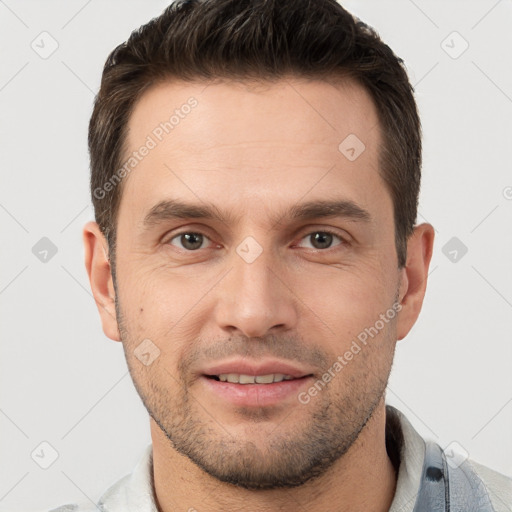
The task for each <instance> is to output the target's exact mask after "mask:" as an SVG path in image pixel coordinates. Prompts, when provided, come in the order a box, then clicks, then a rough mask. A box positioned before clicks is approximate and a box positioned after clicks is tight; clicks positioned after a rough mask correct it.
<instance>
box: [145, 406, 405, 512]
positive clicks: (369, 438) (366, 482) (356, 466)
mask: <svg viewBox="0 0 512 512" xmlns="http://www.w3.org/2000/svg"><path fill="white" fill-rule="evenodd" d="M385 427H386V410H385V404H384V398H383V399H382V401H381V403H380V404H379V406H378V407H377V408H376V409H375V411H374V414H373V415H372V417H371V418H370V420H369V421H368V423H367V424H366V426H365V427H364V429H363V430H362V431H361V433H360V435H359V437H358V438H357V440H356V441H355V442H354V444H353V445H352V446H351V447H350V449H349V450H348V451H347V453H345V455H344V456H343V457H341V458H340V459H339V460H338V461H337V462H335V463H334V465H333V466H332V467H331V468H330V469H329V470H328V471H327V473H326V474H324V475H323V476H321V477H319V478H317V479H315V480H313V481H311V482H307V483H305V484H303V485H302V486H300V487H296V488H293V489H274V490H264V491H254V490H247V489H242V488H240V487H236V486H234V485H231V484H226V483H224V482H220V481H218V480H217V479H215V478H213V477H211V476H210V475H208V474H207V473H205V472H204V471H203V470H201V469H200V468H198V467H197V466H196V465H195V464H194V463H192V462H191V461H190V460H189V459H188V458H187V457H184V456H183V455H181V454H179V453H177V452H176V451H175V450H174V448H173V447H172V446H171V444H170V442H169V440H168V439H167V438H166V437H165V435H164V433H163V432H162V431H161V429H160V428H159V427H158V425H157V424H156V423H155V422H154V421H153V420H152V419H151V437H152V441H153V475H154V482H155V494H156V501H157V504H158V508H159V511H160V512H175V511H177V510H187V511H190V512H194V511H195V510H196V509H197V510H201V512H216V511H218V510H225V511H235V510H236V511H240V512H244V511H254V510H258V511H262V512H263V511H271V510H280V511H283V512H296V510H297V509H304V510H308V512H317V511H318V512H320V511H325V510H336V511H337V512H348V511H351V512H354V511H363V510H364V511H367V510H371V511H372V512H385V511H388V510H389V507H390V506H391V502H392V501H393V496H394V494H395V488H396V475H395V469H394V467H393V464H392V463H391V461H390V459H389V457H388V455H387V452H386V444H385Z"/></svg>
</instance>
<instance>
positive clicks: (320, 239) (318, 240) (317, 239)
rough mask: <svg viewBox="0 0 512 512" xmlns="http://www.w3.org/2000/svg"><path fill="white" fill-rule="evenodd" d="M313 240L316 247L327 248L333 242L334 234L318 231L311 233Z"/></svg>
mask: <svg viewBox="0 0 512 512" xmlns="http://www.w3.org/2000/svg"><path fill="white" fill-rule="evenodd" d="M311 242H312V245H313V247H315V249H326V248H328V247H330V246H331V244H332V235H331V234H330V233H325V232H323V231H318V232H317V233H314V234H313V235H311Z"/></svg>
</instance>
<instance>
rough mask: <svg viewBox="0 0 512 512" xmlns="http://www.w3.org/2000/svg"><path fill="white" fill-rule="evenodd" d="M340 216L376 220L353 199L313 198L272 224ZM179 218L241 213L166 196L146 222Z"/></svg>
mask: <svg viewBox="0 0 512 512" xmlns="http://www.w3.org/2000/svg"><path fill="white" fill-rule="evenodd" d="M333 217H340V218H346V219H349V220H354V221H362V222H365V223H369V222H372V216H371V215H370V213H369V212H368V211H367V210H365V209H364V208H362V207H361V206H359V205H357V204H356V203H354V202H353V201H350V200H345V199H340V200H317V201H309V202H306V203H301V204H297V205H294V206H292V207H291V208H289V209H288V211H286V212H284V214H281V215H273V216H272V218H271V221H272V225H273V226H274V225H275V224H278V223H280V222H281V220H282V219H283V218H285V219H290V220H301V221H305V220H311V219H317V218H333ZM176 219H205V220H216V221H219V222H222V223H226V222H228V223H235V222H237V221H238V220H239V219H240V216H235V215H233V214H232V213H231V212H228V211H226V212H222V211H221V210H219V208H218V207H217V206H215V205H213V204H207V203H204V204H202V205H199V204H193V203H186V202H183V201H180V200H177V199H166V200H163V201H160V202H159V203H157V204H156V205H155V206H153V207H152V208H151V210H150V211H149V212H148V214H147V215H146V216H145V217H144V222H143V224H144V226H145V227H147V228H150V227H152V226H155V225H158V224H160V223H161V222H165V221H170V220H176Z"/></svg>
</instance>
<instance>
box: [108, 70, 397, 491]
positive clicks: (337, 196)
mask: <svg viewBox="0 0 512 512" xmlns="http://www.w3.org/2000/svg"><path fill="white" fill-rule="evenodd" d="M191 97H193V98H195V100H196V101H197V104H196V105H195V106H194V107H193V108H181V107H182V106H183V105H185V104H187V101H188V100H189V99H190V98H191ZM189 104H190V102H189ZM176 109H178V110H179V111H180V115H179V116H178V117H179V122H177V123H175V125H174V127H173V128H172V130H169V133H168V134H165V132H164V133H163V136H162V133H161V130H160V131H158V129H157V131H156V132H155V129H156V128H157V127H158V126H160V123H162V122H165V121H167V120H169V118H170V116H171V115H172V114H173V112H174V111H175V110H176ZM185 112H186V113H185ZM155 133H158V134H159V135H160V138H161V139H162V140H161V141H159V140H158V137H156V136H155ZM351 134H352V135H351ZM148 135H149V136H151V138H152V139H153V140H154V141H155V142H156V145H155V147H152V148H151V149H150V150H149V151H148V154H147V156H145V157H144V158H143V159H142V160H141V161H140V162H139V163H138V164H137V166H136V168H135V169H134V170H132V171H131V173H130V174H129V176H128V177H127V178H126V179H125V183H124V184H123V193H122V199H121V204H120V209H119V214H118V224H117V248H116V273H117V284H116V291H117V296H116V298H117V320H118V323H119V327H120V332H121V336H122V340H123V346H124V350H125V354H126V358H127V362H128V365H129V368H130V372H131V375H132V378H133V380H134V383H135V386H136V388H137V390H138V392H139V394H140V396H141V398H142V400H143V402H144V404H145V406H146V408H147V409H148V412H149V413H150V415H151V417H152V419H153V420H154V422H155V423H156V424H158V426H159V427H160V429H161V430H162V431H163V433H164V434H165V435H166V436H167V438H168V439H169V440H170V442H171V444H172V446H173V447H174V448H175V449H176V450H177V451H179V452H180V453H182V454H184V455H186V456H188V457H189V458H190V459H191V460H192V461H194V462H195V463H196V464H197V465H199V466H200V467H202V468H203V469H204V470H205V471H207V472H208V473H210V474H211V475H213V476H215V477H216V478H219V479H221V480H224V481H228V482H232V483H236V484H238V485H241V486H244V487H248V488H272V487H277V486H295V485H299V484H301V483H303V482H305V481H307V480H308V479H309V478H311V477H314V476H317V475H319V474H322V473H323V472H324V471H325V470H326V469H327V468H328V467H329V466H330V465H331V464H332V463H333V462H334V461H335V460H337V459H338V458H339V457H340V456H341V455H342V454H344V453H345V452H346V451H347V450H348V449H349V448H350V446H351V445H352V443H353V442H354V441H355V439H356V438H357V436H358V434H359V432H360V431H361V430H362V428H363V427H364V425H365V424H366V422H367V420H368V419H369V417H370V416H371V414H372V412H373V411H374V409H375V408H376V407H377V405H379V403H381V399H382V397H383V393H384V390H385V387H386V383H387V379H388V376H389V372H390V368H391V364H392V358H393V352H394V347H395V342H396V339H397V331H396V315H395V313H396V311H397V300H398V299H397V294H398V289H399V284H400V283H399V281H400V279H399V278H400V271H399V269H398V267H397V256H396V250H395V242H394V222H393V205H392V200H391V197H390V195H389V193H388V191H387V188H386V186H385V184H384V181H383V180H382V178H381V176H380V175H379V170H378V154H379V146H380V144H381V140H382V139H381V134H380V129H379V125H378V119H377V113H376V109H375V107H374V106H373V103H372V101H371V99H370V97H369V96H368V94H367V93H366V92H365V91H364V90H363V89H362V88H361V87H359V86H358V85H355V84H353V83H349V82H345V83H344V84H342V85H337V86H336V87H335V86H333V85H330V84H328V83H326V82H320V81H314V82H309V83H308V82H304V81H299V80H297V79H291V80H289V81H286V80H283V81H280V82H278V83H275V84H268V85H266V86H265V87H254V86H253V87H250V88H249V87H247V84H234V83H224V84H220V83H219V84H211V85H209V86H206V85H205V84H204V83H201V84H190V83H188V84H185V83H177V82H175V83H166V84H162V85H159V86H157V87H155V88H153V89H151V90H149V91H148V92H146V93H145V94H144V95H143V96H142V98H141V100H140V101H139V102H138V103H137V105H136V108H135V110H134V112H133V114H132V117H131V119H130V122H129V134H128V138H127V143H128V145H127V147H128V149H129V150H128V153H130V154H131V152H132V151H136V150H138V149H139V148H140V147H141V146H142V145H144V144H147V141H148ZM349 136H350V138H349V139H347V141H346V142H345V143H343V144H342V146H341V150H340V148H339V146H340V144H341V143H342V142H343V141H344V140H345V139H346V138H347V137H349ZM355 137H357V139H359V141H360V142H358V141H357V139H356V138H355ZM361 142H362V143H363V144H364V150H363V146H362V145H361ZM150 145H152V144H151V143H150ZM361 151H362V152H361ZM354 157H355V159H354ZM178 203H180V204H179V205H178V206H177V204H178ZM327 203H333V204H334V203H339V205H338V206H339V207H336V208H332V209H331V210H328V209H326V204H327ZM183 206H190V207H195V208H196V209H199V208H200V209H203V210H204V211H203V212H196V213H198V214H199V213H201V214H203V213H206V212H207V211H210V212H213V214H214V215H213V216H207V215H205V216H196V215H194V214H193V212H191V211H188V212H187V211H185V210H186V208H183ZM331 206H333V205H331ZM327 211H330V213H331V215H329V216H327V215H326V212H327ZM399 308H400V306H399V305H398V309H399ZM390 310H391V311H392V312H393V311H394V312H393V313H390ZM365 329H366V330H365ZM362 333H366V340H365V341H366V342H365V343H363V342H362V341H361V340H362V339H364V338H365V336H364V335H362ZM369 333H371V335H370V334H369ZM358 336H359V338H358ZM143 340H150V343H149V342H147V341H145V342H144V343H145V345H140V344H141V343H142V342H143ZM354 342H355V343H356V345H357V347H359V350H358V349H357V348H356V346H355V345H354ZM139 346H141V347H145V348H146V352H148V353H150V354H151V355H150V356H149V357H150V358H152V357H154V356H155V355H157V351H156V349H155V347H157V348H158V349H159V351H160V353H159V355H158V357H156V359H155V360H154V361H153V362H152V363H151V364H149V365H146V364H143V362H141V361H140V360H139V358H137V357H136V355H137V354H139V356H140V351H141V349H140V348H139V350H137V347H139ZM148 347H149V348H148ZM348 352H350V353H352V357H350V355H349V354H347V353H348ZM144 357H146V358H148V356H144ZM336 362H338V365H336ZM326 373H328V374H329V375H330V376H331V378H330V379H329V378H328V377H325V374H326ZM240 375H242V377H240ZM283 375H285V377H284V380H283ZM256 377H258V378H257V379H256ZM226 379H228V380H227V381H226ZM237 380H242V382H245V381H247V382H249V383H240V382H238V383H237V382H236V381H237ZM230 381H231V382H230ZM258 381H259V382H258ZM270 381H272V382H270ZM274 381H275V382H274ZM326 381H328V382H326ZM315 383H316V386H315ZM313 388H314V389H316V392H315V391H314V390H312V389H313ZM152 427H155V424H153V425H152Z"/></svg>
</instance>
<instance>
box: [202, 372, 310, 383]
mask: <svg viewBox="0 0 512 512" xmlns="http://www.w3.org/2000/svg"><path fill="white" fill-rule="evenodd" d="M206 377H208V378H209V379H213V380H217V381H220V382H230V383H231V384H272V383H274V382H282V381H283V380H294V379H295V378H296V377H293V376H292V375H284V374H282V373H269V374H267V375H245V374H243V373H221V374H219V375H206ZM299 378H301V379H302V378H304V377H299Z"/></svg>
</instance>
